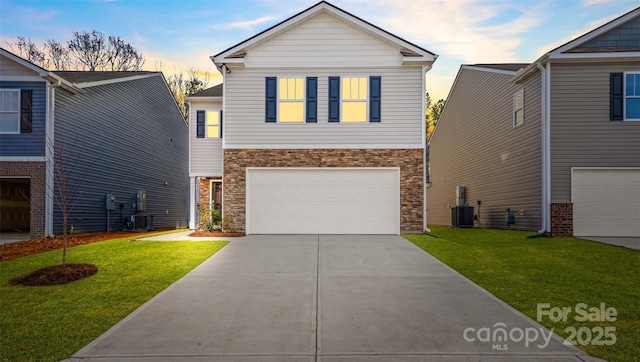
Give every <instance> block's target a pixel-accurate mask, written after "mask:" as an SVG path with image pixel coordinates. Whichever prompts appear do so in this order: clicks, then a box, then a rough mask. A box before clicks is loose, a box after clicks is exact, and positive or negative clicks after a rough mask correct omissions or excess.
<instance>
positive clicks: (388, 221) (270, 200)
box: [246, 168, 400, 234]
mask: <svg viewBox="0 0 640 362" xmlns="http://www.w3.org/2000/svg"><path fill="white" fill-rule="evenodd" d="M399 190H400V182H399V169H397V168H320V169H308V168H249V169H247V205H246V206H247V233H249V234H252V233H253V234H260V233H264V234H269V233H282V234H287V233H288V234H306V233H313V234H354V233H357V234H379V233H384V234H398V233H399V231H400V230H399V225H400V221H399V219H400V216H399V215H400V214H399V210H400V201H399V197H400V196H399V194H400V192H399Z"/></svg>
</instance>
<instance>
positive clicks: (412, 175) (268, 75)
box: [190, 1, 437, 234]
mask: <svg viewBox="0 0 640 362" xmlns="http://www.w3.org/2000/svg"><path fill="white" fill-rule="evenodd" d="M436 57H437V56H436V55H435V54H433V53H431V52H429V51H428V50H426V49H424V48H422V47H420V46H418V45H415V44H413V43H410V42H408V41H406V40H404V39H402V38H400V37H398V36H396V35H393V34H391V33H389V32H387V31H385V30H383V29H381V28H379V27H377V26H375V25H373V24H371V23H368V22H366V21H365V20H363V19H360V18H358V17H356V16H354V15H352V14H350V13H348V12H346V11H344V10H342V9H339V8H337V7H335V6H333V5H331V4H330V3H327V2H325V1H322V2H320V3H318V4H316V5H314V6H312V7H310V8H308V9H306V10H304V11H302V12H300V13H298V14H296V15H294V16H292V17H290V18H288V19H286V20H284V21H283V22H281V23H279V24H277V25H275V26H273V27H271V28H269V29H267V30H265V31H263V32H261V33H259V34H257V35H255V36H253V37H251V38H249V39H247V40H245V41H242V42H240V43H238V44H236V45H234V46H232V47H230V48H228V49H226V50H224V51H222V52H220V53H219V54H217V55H215V56H212V57H211V58H212V60H213V62H214V63H215V65H216V67H217V68H218V69H219V70H220V72H221V73H222V74H223V77H224V80H223V84H224V88H221V89H219V90H220V91H221V94H220V93H216V92H214V90H215V89H212V90H211V94H210V95H208V96H210V99H209V100H208V102H209V103H207V102H204V103H203V102H200V101H196V99H198V98H199V97H197V96H195V97H191V98H190V100H191V107H190V112H191V115H190V120H191V122H190V127H191V132H190V135H191V137H190V139H191V141H190V143H191V162H190V165H191V167H192V171H196V172H195V173H194V172H191V173H190V176H191V178H192V180H191V185H192V188H191V191H192V192H191V220H194V215H195V214H196V212H195V209H196V200H197V199H198V198H199V200H200V202H202V201H201V200H202V199H203V198H204V200H205V201H206V200H208V199H210V200H215V199H216V198H217V196H216V191H215V187H217V186H215V187H214V188H211V190H213V191H209V195H205V196H204V197H203V196H202V194H203V193H202V192H200V193H199V195H200V196H199V197H198V192H197V189H198V188H199V185H200V184H201V183H202V180H203V179H204V180H209V181H205V183H206V182H211V184H213V185H218V184H219V181H220V180H222V183H221V187H222V200H221V202H222V210H223V212H224V213H225V214H228V215H231V216H232V217H233V220H234V224H235V225H234V226H235V228H236V229H237V230H239V231H245V232H246V233H247V234H261V233H265V234H268V233H288V234H302V233H315V234H349V233H358V234H367V233H369V234H374V233H385V234H398V233H400V232H401V231H419V232H420V231H423V230H424V228H425V226H426V222H425V221H426V220H425V209H424V207H425V194H424V175H425V162H424V158H425V122H424V92H425V77H426V73H427V71H428V70H429V69H431V66H432V64H433V62H434V61H435V60H436ZM208 96H207V95H205V96H204V97H200V99H205V98H207V97H208ZM223 115H224V117H223ZM200 135H202V136H200ZM198 137H202V138H198ZM205 143H206V146H205ZM205 147H208V148H206V149H207V154H206V155H205V154H204V153H200V151H199V150H201V149H205ZM216 148H217V150H218V151H217V153H216V152H213V150H214V149H216ZM200 164H202V167H204V168H202V169H198V170H194V169H193V167H201V166H199V165H200ZM200 170H202V171H200ZM198 172H203V173H201V174H199V173H198ZM196 179H198V180H200V182H198V181H197V180H196ZM214 202H215V203H216V204H217V203H218V201H214ZM190 225H191V226H192V227H194V226H195V222H192V223H191V224H190Z"/></svg>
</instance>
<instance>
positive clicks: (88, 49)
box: [67, 30, 107, 72]
mask: <svg viewBox="0 0 640 362" xmlns="http://www.w3.org/2000/svg"><path fill="white" fill-rule="evenodd" d="M67 47H68V48H69V53H70V54H71V56H72V57H73V59H75V60H76V61H77V62H78V64H77V67H80V68H81V69H82V70H88V71H91V72H93V71H96V70H101V69H103V68H104V66H105V65H106V62H107V61H106V47H107V45H106V42H105V40H104V35H102V33H101V32H99V31H96V30H93V31H91V32H90V33H89V32H86V31H83V32H78V31H74V32H73V38H72V39H71V40H69V41H68V42H67Z"/></svg>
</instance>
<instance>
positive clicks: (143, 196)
mask: <svg viewBox="0 0 640 362" xmlns="http://www.w3.org/2000/svg"><path fill="white" fill-rule="evenodd" d="M146 209H147V192H146V191H144V190H138V191H137V192H136V211H145V210H146Z"/></svg>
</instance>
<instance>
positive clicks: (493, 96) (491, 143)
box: [427, 8, 640, 238]
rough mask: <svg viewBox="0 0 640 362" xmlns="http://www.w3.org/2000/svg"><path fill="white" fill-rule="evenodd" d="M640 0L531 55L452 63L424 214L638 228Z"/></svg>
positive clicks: (580, 232)
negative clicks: (522, 60) (454, 69)
mask: <svg viewBox="0 0 640 362" xmlns="http://www.w3.org/2000/svg"><path fill="white" fill-rule="evenodd" d="M639 34H640V8H636V9H635V10H632V11H630V12H629V13H627V14H624V15H622V16H620V17H618V18H617V19H615V20H612V21H611V22H609V23H607V24H604V25H602V26H600V27H598V28H596V29H594V30H592V31H590V32H588V33H586V34H584V35H582V36H580V37H578V38H576V39H574V40H571V41H569V42H567V43H566V44H563V45H561V46H560V47H558V48H556V49H553V50H551V51H549V52H548V53H546V54H544V55H543V56H541V57H540V58H539V59H538V60H536V61H535V62H533V63H530V64H476V65H464V66H462V67H461V68H460V71H459V72H458V75H457V77H456V81H455V83H454V85H453V87H452V89H451V92H450V93H449V97H448V99H447V103H446V105H445V107H444V110H443V112H442V115H441V117H440V120H439V122H438V124H437V126H436V128H435V131H434V132H433V135H432V137H431V139H430V176H431V187H429V188H428V189H427V190H428V194H429V197H428V200H429V205H428V209H429V222H430V224H433V225H438V224H440V225H450V223H451V221H452V219H451V208H452V207H455V206H456V188H457V187H458V186H465V190H466V203H468V204H469V206H473V207H475V219H476V220H475V225H476V226H479V227H491V228H506V227H507V223H506V213H505V209H506V208H510V209H511V211H512V212H514V214H515V215H514V216H515V218H516V223H515V225H511V227H514V228H519V229H525V230H538V231H540V232H541V233H550V234H552V235H576V236H584V237H589V236H592V237H599V236H604V237H636V238H637V237H640V35H639Z"/></svg>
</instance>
